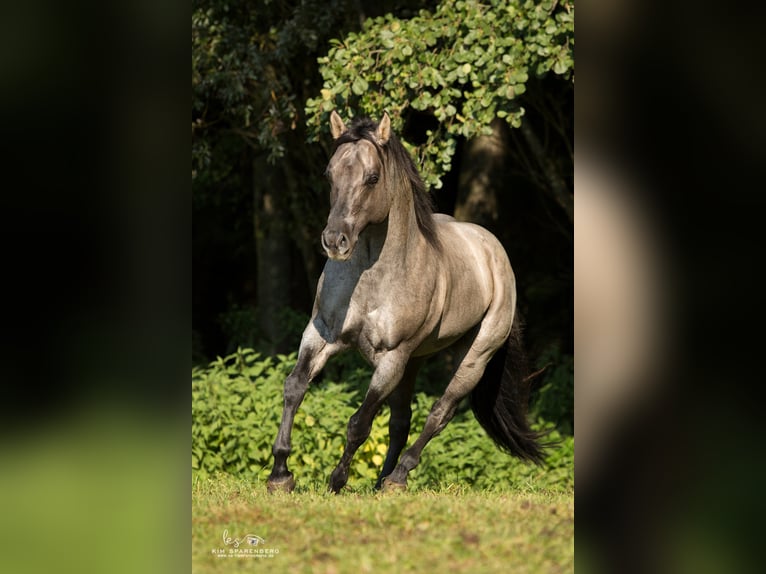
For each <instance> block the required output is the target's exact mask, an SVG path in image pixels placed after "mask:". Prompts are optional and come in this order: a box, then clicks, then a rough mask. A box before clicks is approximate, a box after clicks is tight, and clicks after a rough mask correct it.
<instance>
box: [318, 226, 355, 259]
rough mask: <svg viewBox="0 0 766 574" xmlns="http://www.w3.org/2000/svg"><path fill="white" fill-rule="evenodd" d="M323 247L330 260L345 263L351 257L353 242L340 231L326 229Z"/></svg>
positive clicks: (323, 236)
mask: <svg viewBox="0 0 766 574" xmlns="http://www.w3.org/2000/svg"><path fill="white" fill-rule="evenodd" d="M322 247H323V248H324V250H325V253H327V256H328V257H329V258H330V259H338V260H340V261H343V260H345V259H348V258H349V256H350V255H351V241H350V240H349V238H348V236H347V235H346V234H345V233H342V232H339V231H333V230H330V229H325V230H324V231H323V232H322Z"/></svg>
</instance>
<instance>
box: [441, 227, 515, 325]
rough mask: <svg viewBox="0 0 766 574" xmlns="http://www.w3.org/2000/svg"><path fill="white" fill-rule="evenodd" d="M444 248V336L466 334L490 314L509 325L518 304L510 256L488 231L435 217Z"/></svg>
mask: <svg viewBox="0 0 766 574" xmlns="http://www.w3.org/2000/svg"><path fill="white" fill-rule="evenodd" d="M434 220H435V222H436V224H437V226H436V227H437V233H438V236H439V240H440V242H441V245H442V258H443V261H442V265H441V266H440V268H441V270H442V274H443V277H442V280H443V281H444V282H445V286H446V289H445V293H446V297H445V301H444V308H443V319H442V329H443V331H444V333H445V334H446V333H452V332H460V331H463V332H464V331H465V329H466V328H467V326H472V325H475V324H477V323H478V322H479V321H481V320H482V319H483V317H485V316H486V315H487V314H488V313H489V312H492V313H493V314H496V315H497V320H499V321H501V322H506V321H508V322H509V325H508V328H510V320H511V319H512V318H513V309H514V307H515V302H516V282H515V277H514V274H513V270H512V268H511V264H510V261H509V259H508V255H507V254H506V252H505V249H504V248H503V246H502V244H501V243H500V241H499V240H498V239H497V237H495V236H494V235H493V234H492V233H491V232H490V231H488V230H487V229H486V228H484V227H482V226H480V225H476V224H473V223H468V222H461V221H457V220H456V219H455V218H453V217H450V216H448V215H444V214H436V215H434Z"/></svg>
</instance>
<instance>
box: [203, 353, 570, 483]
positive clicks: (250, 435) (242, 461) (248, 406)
mask: <svg viewBox="0 0 766 574" xmlns="http://www.w3.org/2000/svg"><path fill="white" fill-rule="evenodd" d="M294 364H295V354H291V355H288V356H284V355H281V356H277V357H276V358H272V357H262V356H261V355H259V354H258V353H256V352H254V351H253V350H251V349H238V350H237V352H236V353H233V354H232V355H229V356H227V357H225V358H220V357H219V358H218V359H216V360H215V361H213V362H212V363H210V364H209V365H208V366H207V367H204V368H202V367H195V368H194V369H193V370H192V468H193V470H194V472H195V474H196V475H197V476H200V477H202V478H204V477H207V476H210V475H211V474H213V473H215V472H218V471H223V472H226V473H230V474H233V475H237V476H242V477H246V478H249V479H252V480H254V481H259V482H262V481H265V480H266V478H267V477H268V474H269V472H270V470H271V463H272V455H271V447H272V444H273V441H274V438H275V437H276V433H277V428H278V426H279V418H280V416H281V412H282V385H283V383H284V379H285V378H286V377H287V375H288V374H289V372H290V370H291V369H292V367H293V366H294ZM345 365H346V367H347V368H345V369H338V370H336V371H335V373H334V374H335V375H339V377H342V378H338V381H341V380H342V381H343V382H342V383H341V382H337V381H331V380H327V379H326V380H325V381H324V382H321V383H314V384H313V385H312V387H311V388H310V390H309V392H308V393H307V395H306V398H305V400H304V402H303V404H302V405H301V408H300V409H299V411H298V414H297V416H296V419H295V427H294V430H293V435H292V438H293V454H292V455H291V457H290V460H289V465H290V468H291V469H292V470H293V472H294V473H295V475H296V478H297V480H298V481H299V483H303V484H306V483H319V484H326V482H327V480H328V478H329V475H330V472H331V471H332V469H333V468H334V467H335V465H336V464H337V462H338V460H339V458H340V455H341V453H342V451H343V447H344V444H345V434H346V425H347V423H348V419H349V417H350V416H351V415H352V414H353V413H354V411H355V410H356V409H357V408H358V407H359V405H360V404H361V400H362V397H363V391H364V390H365V389H366V386H367V383H368V381H369V376H370V371H369V369H368V368H363V367H361V366H359V363H358V362H357V361H356V360H354V359H352V360H350V361H348V362H347V363H346V364H345ZM330 372H332V370H330ZM433 402H434V397H432V396H429V395H426V394H425V393H423V392H418V393H416V395H415V398H414V401H413V426H412V432H411V434H410V443H411V442H412V441H413V440H414V438H415V436H417V434H418V433H419V432H420V431H421V430H422V428H423V424H424V422H425V418H426V416H427V415H428V412H429V410H430V408H431V406H432V404H433ZM388 420H389V410H388V407H384V408H383V409H382V410H381V412H380V414H379V415H378V416H377V417H376V419H375V422H374V424H373V428H372V432H371V434H370V438H369V439H368V440H367V441H366V442H365V443H364V445H362V447H361V448H360V450H359V452H358V453H357V455H356V456H355V458H354V462H353V463H352V466H351V475H350V477H349V487H351V488H366V487H369V486H370V485H371V484H372V483H373V482H374V481H375V479H376V478H377V476H378V473H379V472H380V468H381V466H382V463H383V460H384V458H385V454H386V449H387V445H388ZM542 426H546V427H547V426H549V425H548V424H547V423H546V422H544V421H543V420H542V419H540V420H539V421H538V427H542ZM550 438H552V439H560V440H561V444H560V445H559V446H558V447H556V448H554V449H551V450H550V452H549V454H548V457H547V459H546V463H545V466H544V467H542V468H540V467H535V466H531V465H526V464H524V463H522V462H520V461H518V460H516V459H513V458H511V457H509V456H508V455H506V454H505V453H503V452H501V451H499V449H497V448H496V447H495V446H494V444H493V443H492V441H491V440H490V439H489V438H488V437H487V436H486V434H485V433H484V431H483V430H482V429H481V427H480V426H479V425H478V423H477V422H476V421H475V419H474V418H473V415H472V414H471V413H470V412H469V411H467V410H465V409H463V410H462V411H461V412H460V413H459V414H458V415H457V416H456V417H455V419H453V421H452V422H451V423H450V424H449V425H447V427H446V429H445V430H444V431H443V433H442V434H441V435H440V436H439V437H437V438H435V439H434V440H433V441H431V443H429V445H428V447H427V448H426V450H425V451H424V455H423V458H422V461H421V464H420V465H419V466H418V467H417V468H416V469H415V470H414V471H413V472H412V473H411V475H410V485H411V486H412V487H414V488H418V487H421V488H422V487H436V486H438V485H442V484H449V483H459V484H463V485H470V486H472V487H474V488H480V489H496V488H504V487H508V486H509V485H512V486H514V487H518V488H520V487H524V488H535V487H537V488H551V489H570V488H571V487H572V484H573V458H574V452H573V451H574V443H573V438H572V437H561V436H560V435H558V433H557V431H555V430H554V431H553V432H552V435H551V436H550Z"/></svg>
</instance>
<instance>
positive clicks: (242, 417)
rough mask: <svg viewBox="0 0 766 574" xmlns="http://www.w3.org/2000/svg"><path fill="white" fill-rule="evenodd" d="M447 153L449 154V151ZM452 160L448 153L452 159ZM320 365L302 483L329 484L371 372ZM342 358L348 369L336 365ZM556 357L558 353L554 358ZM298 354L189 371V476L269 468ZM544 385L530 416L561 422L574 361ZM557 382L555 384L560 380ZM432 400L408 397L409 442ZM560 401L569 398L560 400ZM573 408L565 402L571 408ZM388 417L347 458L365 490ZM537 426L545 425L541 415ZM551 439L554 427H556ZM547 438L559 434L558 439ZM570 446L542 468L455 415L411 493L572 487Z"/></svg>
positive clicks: (353, 480) (304, 426)
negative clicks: (455, 486) (451, 487)
mask: <svg viewBox="0 0 766 574" xmlns="http://www.w3.org/2000/svg"><path fill="white" fill-rule="evenodd" d="M448 151H449V153H454V149H451V150H448ZM450 157H451V156H450ZM339 359H340V360H339V361H335V362H331V363H330V365H328V367H327V368H326V369H325V371H326V373H325V377H326V378H327V379H330V378H334V379H337V380H339V381H342V382H325V383H318V384H317V383H315V384H312V386H311V387H310V388H309V392H308V393H307V395H306V398H305V399H304V401H303V404H302V405H301V407H300V409H299V410H298V413H297V415H296V417H295V426H294V429H293V434H292V444H293V453H292V455H291V456H290V459H289V461H288V464H289V465H290V469H291V470H292V471H293V472H294V474H295V476H296V479H297V480H299V481H300V482H301V483H303V484H307V483H317V484H326V483H327V480H328V479H329V476H330V473H331V472H332V470H333V468H335V465H336V464H337V463H338V460H339V459H340V456H341V453H342V451H343V447H344V444H345V435H346V425H347V424H348V419H349V417H351V415H352V414H353V413H354V412H355V411H356V409H357V408H358V407H359V405H360V403H361V401H362V398H363V392H362V391H363V390H364V389H365V388H366V387H367V384H368V382H369V378H370V375H371V372H370V369H369V368H367V367H361V366H359V365H360V364H361V363H359V362H354V359H353V358H352V360H351V361H349V360H348V359H346V358H344V357H340V358H339ZM344 359H345V361H346V362H345V363H344V362H343V361H344ZM554 359H555V357H554ZM295 360H296V356H295V354H294V353H293V354H290V355H287V356H278V357H273V358H272V357H261V356H260V355H259V354H257V353H255V352H254V351H253V350H252V349H239V350H238V351H237V352H236V353H233V354H231V355H229V356H227V357H223V358H218V359H217V360H215V361H213V362H212V363H210V364H209V365H208V366H207V367H204V368H199V367H197V368H194V369H193V370H192V461H191V462H192V470H193V472H194V473H195V474H196V475H198V476H201V477H207V476H210V475H213V474H215V473H216V472H221V471H222V472H226V473H229V474H232V475H236V476H241V477H246V478H248V479H250V480H253V481H260V482H263V481H265V480H266V478H267V477H268V474H269V473H270V471H271V464H272V462H273V459H272V454H271V447H272V444H273V441H274V439H275V437H276V433H277V429H278V428H279V422H280V418H281V415H282V392H283V385H284V379H285V378H286V377H287V375H288V374H289V372H290V370H291V369H292V367H293V366H294V364H295ZM559 363H561V366H560V368H558V370H556V372H555V374H554V375H552V376H551V377H550V378H549V379H548V381H547V382H546V385H545V387H544V391H543V395H542V396H541V400H540V402H539V405H538V406H537V407H535V408H534V409H533V413H534V414H535V415H536V416H538V417H540V416H541V415H543V414H548V415H550V416H552V417H555V418H558V417H562V418H564V419H566V420H568V417H569V412H568V411H567V412H562V411H561V407H560V406H557V405H558V403H557V402H556V398H557V396H558V394H559V393H561V392H564V391H562V390H561V389H566V388H568V387H566V381H570V379H571V369H572V365H571V362H566V361H561V360H559ZM557 381H561V382H557ZM437 398H438V397H435V396H431V395H428V394H426V393H424V392H418V393H416V394H415V397H414V398H413V420H412V432H411V434H410V440H409V444H412V442H413V441H414V440H415V438H416V436H417V435H418V434H419V433H420V432H421V431H422V429H423V425H424V424H425V420H426V418H427V416H428V413H429V412H430V410H431V407H432V406H433V403H434V401H435V400H436V399H437ZM565 398H569V396H568V395H565ZM569 404H571V401H570V403H569ZM389 419H390V411H389V409H388V407H384V408H383V409H382V411H381V412H380V413H379V415H378V416H377V417H376V418H375V421H374V423H373V426H372V430H371V432H370V437H369V438H368V439H367V441H366V442H365V443H364V444H363V445H362V447H361V448H360V449H359V451H358V452H357V454H356V456H355V457H354V462H353V464H352V466H351V476H350V480H349V486H351V488H369V486H370V485H371V484H372V482H374V481H375V480H376V479H377V476H378V474H379V473H380V469H381V467H382V464H383V460H384V459H385V455H386V452H387V450H388V424H389ZM535 426H536V428H538V429H539V428H543V427H549V426H550V423H548V422H544V421H543V420H542V419H540V421H539V422H538V423H537V424H536V425H535ZM554 433H555V431H554ZM551 438H554V439H558V438H562V437H560V435H558V434H555V435H554V436H552V437H551ZM573 460H574V442H573V439H572V437H571V436H568V437H563V438H562V443H561V445H560V446H559V447H557V448H556V449H554V450H551V451H550V452H549V453H548V456H547V458H546V465H545V468H542V469H541V468H537V467H532V466H530V465H527V464H524V463H522V462H520V461H518V460H517V459H513V458H511V457H509V456H508V455H507V454H505V453H503V452H501V451H500V450H499V449H498V448H497V447H496V446H495V445H494V443H493V442H492V441H491V440H490V439H489V438H488V437H487V436H486V433H485V432H484V431H483V430H482V428H481V427H480V426H479V423H478V422H476V419H475V418H474V417H473V414H472V413H471V412H470V411H467V410H464V409H463V410H461V411H460V412H459V413H458V414H457V415H456V416H455V418H454V419H453V420H452V421H451V422H450V424H448V425H447V427H446V428H445V429H444V431H443V432H442V433H441V434H440V435H439V436H438V437H436V438H435V439H434V440H433V441H431V442H430V443H429V444H428V447H427V448H426V450H425V451H424V455H423V458H422V460H421V463H420V465H418V467H417V469H416V470H415V471H413V473H412V474H411V475H410V480H409V483H410V486H411V487H414V488H418V487H428V486H434V485H439V484H448V483H460V484H461V485H464V486H466V487H473V488H477V489H492V488H493V487H496V486H498V485H503V486H509V485H518V486H528V485H529V484H530V483H531V482H533V483H534V484H535V485H536V486H538V487H539V488H546V489H553V490H555V489H562V490H566V489H571V488H572V485H573V481H574V476H573V472H574V471H573Z"/></svg>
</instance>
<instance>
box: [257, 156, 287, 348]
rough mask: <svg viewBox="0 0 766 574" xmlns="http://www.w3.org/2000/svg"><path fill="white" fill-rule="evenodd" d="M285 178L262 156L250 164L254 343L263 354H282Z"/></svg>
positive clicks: (284, 283)
mask: <svg viewBox="0 0 766 574" xmlns="http://www.w3.org/2000/svg"><path fill="white" fill-rule="evenodd" d="M283 179H284V176H283V174H282V170H281V169H279V168H278V167H275V166H272V165H269V164H268V162H267V161H266V158H265V156H263V155H261V156H258V157H257V158H256V159H255V161H254V163H253V192H254V201H255V205H254V207H255V208H254V210H253V213H254V222H253V223H254V230H255V250H256V257H257V259H258V262H257V273H258V279H257V292H258V326H259V330H260V332H259V333H257V339H259V340H260V341H262V343H263V344H264V345H265V346H266V348H265V349H264V351H265V352H267V353H269V354H275V353H278V352H282V351H284V349H281V348H279V343H280V341H281V340H282V338H283V337H284V334H285V333H284V332H283V328H282V326H281V325H280V320H279V312H280V311H281V310H282V309H284V308H285V307H288V306H289V305H290V292H291V289H290V285H291V265H290V236H289V234H288V232H287V222H288V221H289V210H288V207H287V205H286V198H285V194H284V189H285V185H284V181H283Z"/></svg>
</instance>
